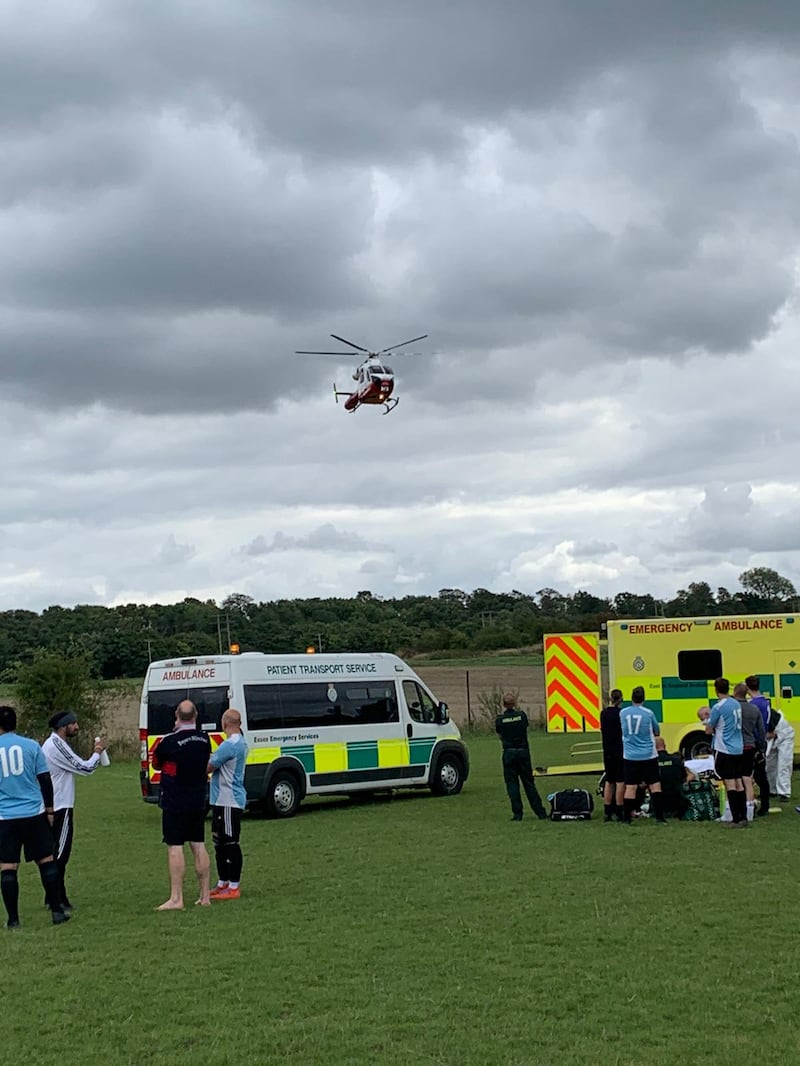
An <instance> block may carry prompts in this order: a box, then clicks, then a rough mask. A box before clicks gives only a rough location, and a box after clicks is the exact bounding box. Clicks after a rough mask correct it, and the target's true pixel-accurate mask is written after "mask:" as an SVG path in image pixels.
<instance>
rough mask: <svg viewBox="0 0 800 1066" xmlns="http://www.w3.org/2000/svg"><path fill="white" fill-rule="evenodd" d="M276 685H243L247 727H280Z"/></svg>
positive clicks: (279, 708) (279, 709)
mask: <svg viewBox="0 0 800 1066" xmlns="http://www.w3.org/2000/svg"><path fill="white" fill-rule="evenodd" d="M276 688H277V685H245V686H244V706H245V711H246V712H247V728H248V729H280V727H281V725H282V721H281V705H280V702H279V700H278V694H277V692H276V691H275V690H276Z"/></svg>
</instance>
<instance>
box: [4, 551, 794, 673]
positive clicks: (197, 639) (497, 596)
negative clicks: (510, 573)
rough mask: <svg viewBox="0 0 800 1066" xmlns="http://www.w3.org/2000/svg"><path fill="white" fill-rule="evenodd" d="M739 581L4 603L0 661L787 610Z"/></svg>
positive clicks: (752, 576) (410, 643)
mask: <svg viewBox="0 0 800 1066" xmlns="http://www.w3.org/2000/svg"><path fill="white" fill-rule="evenodd" d="M739 583H740V585H741V588H740V589H739V590H737V591H735V592H730V591H728V589H725V588H718V589H717V590H716V592H714V591H713V590H712V589H711V587H710V586H709V585H708V584H707V583H706V582H704V581H698V582H692V583H691V584H690V585H689V586H688V588H686V589H680V590H679V591H678V592H677V593H676V595H675V596H674V597H673V598H672V599H668V600H659V599H656V598H655V597H653V596H650V595H640V594H637V593H632V592H620V593H617V595H615V596H613V597H610V598H607V597H600V596H594V595H592V594H591V593H589V592H585V591H580V590H579V591H578V592H575V593H573V594H572V595H562V594H561V593H560V592H558V591H557V590H556V589H553V588H543V589H539V591H538V592H536V593H534V594H532V595H529V594H526V593H523V592H518V591H512V592H491V591H489V590H488V589H483V588H479V589H475V590H474V591H473V592H464V591H462V590H461V589H457V588H454V589H440V590H439V592H438V594H437V595H435V596H404V597H402V598H400V599H389V598H383V597H380V596H377V595H373V594H372V593H371V592H370V591H368V590H364V591H361V592H359V593H358V594H357V595H356V596H355V597H352V598H349V599H348V598H329V599H307V600H275V601H271V602H256V601H255V600H254V599H252V598H251V597H249V596H245V595H243V594H241V593H233V594H232V595H230V596H227V597H226V598H225V599H224V600H222V602H221V603H219V604H218V603H217V602H216V601H215V600H198V599H193V598H191V597H189V598H187V599H185V600H183V601H182V602H180V603H174V604H148V605H145V604H125V605H124V606H118V607H102V606H94V605H78V606H75V607H59V606H53V607H48V608H47V609H46V610H44V611H42V612H41V613H36V612H35V611H20V610H10V611H3V612H0V663H2V665H3V677H4V679H5V680H6V681H13V680H15V678H16V675H17V673H18V670H19V666H20V664H23V665H24V664H25V663H30V662H31V661H32V660H33V658H34V656H35V655H36V653H37V651H40V650H41V649H46V650H49V651H53V652H58V653H59V654H62V655H64V654H66V655H76V656H81V657H83V658H84V659H85V660H86V661H88V662H89V663H90V665H91V669H92V671H93V673H94V674H95V676H97V677H99V678H103V679H114V678H125V677H142V676H143V675H144V672H145V669H146V667H147V664H148V662H150V661H151V660H153V659H163V658H169V657H173V656H179V657H188V656H192V655H212V654H214V653H217V652H219V651H227V650H228V647H229V644H231V643H235V644H238V645H239V649H240V650H241V651H243V652H244V651H263V652H270V653H289V652H303V651H305V650H306V649H307V648H308V647H311V646H313V647H314V648H315V650H317V651H326V652H348V651H387V652H395V653H397V654H400V655H402V656H403V657H405V658H408V657H411V656H413V655H415V654H420V653H428V654H435V653H437V652H441V653H453V652H458V653H460V652H464V653H470V652H484V651H493V650H497V649H499V648H521V647H528V646H531V645H536V644H538V643H540V642H541V640H542V636H543V635H544V634H545V633H548V632H551V633H552V632H581V631H585V632H592V631H599V630H600V628H601V626H602V623H603V622H605V621H607V620H608V619H610V618H650V617H654V616H664V617H687V616H702V615H720V614H749V613H757V612H775V611H791V610H795V609H797V607H798V597H797V592H796V590H795V587H794V585H793V584H792V582H791V581H789V579H788V578H785V577H782V576H781V575H780V574H778V573H777V572H776V571H775V570H771V569H769V568H768V567H756V568H753V569H751V570H746V571H744V573H742V574H740V576H739Z"/></svg>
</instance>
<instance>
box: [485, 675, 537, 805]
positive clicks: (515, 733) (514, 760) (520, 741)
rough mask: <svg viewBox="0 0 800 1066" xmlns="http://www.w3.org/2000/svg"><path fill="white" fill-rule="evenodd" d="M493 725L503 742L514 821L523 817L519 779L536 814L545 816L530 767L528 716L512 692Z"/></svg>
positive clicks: (504, 771) (504, 762)
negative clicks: (520, 707)
mask: <svg viewBox="0 0 800 1066" xmlns="http://www.w3.org/2000/svg"><path fill="white" fill-rule="evenodd" d="M494 728H495V731H496V732H497V734H498V735H499V737H500V740H501V741H502V744H503V779H504V780H505V783H506V791H507V792H508V798H509V799H510V800H511V813H512V819H511V820H512V821H513V822H521V821H522V796H521V795H520V791H519V783H520V781H521V782H522V787H523V788H524V789H525V795H526V796H527V797H528V803H530V805H531V810H532V811H533V812H534V814H535V815H536V817H537V818H546V817H547V813H546V811H545V809H544V807H543V805H542V801H541V799H540V797H539V793H538V792H537V791H536V784H535V782H534V780H533V770H532V768H531V752H530V748H529V747H528V716H527V715H526V714H525V712H524V711H521V710H519V708H518V707H517V701H516V699H515V697H514V696H513V695H512V693H510V692H507V693H506V694H505V695H504V696H503V713H502V714H498V716H497V718H495V722H494Z"/></svg>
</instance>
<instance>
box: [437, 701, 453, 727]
mask: <svg viewBox="0 0 800 1066" xmlns="http://www.w3.org/2000/svg"><path fill="white" fill-rule="evenodd" d="M449 721H450V711H449V710H448V709H447V704H446V703H440V704H439V706H438V707H437V708H436V722H437V724H438V725H447V723H448V722H449Z"/></svg>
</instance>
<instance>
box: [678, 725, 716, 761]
mask: <svg viewBox="0 0 800 1066" xmlns="http://www.w3.org/2000/svg"><path fill="white" fill-rule="evenodd" d="M710 754H711V740H710V738H709V737H708V736H707V735H706V734H705V733H699V732H698V733H690V734H689V736H688V737H684V739H683V741H682V742H681V755H682V756H683V757H684V759H702V758H703V756H704V755H710Z"/></svg>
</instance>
